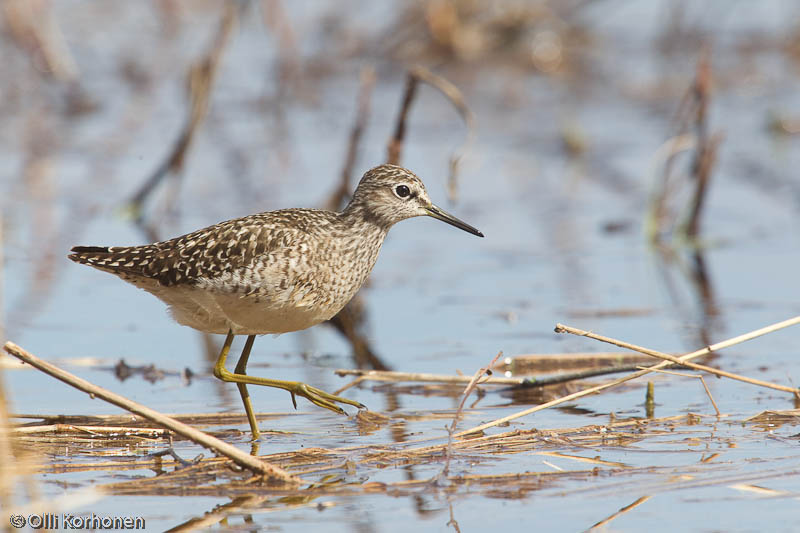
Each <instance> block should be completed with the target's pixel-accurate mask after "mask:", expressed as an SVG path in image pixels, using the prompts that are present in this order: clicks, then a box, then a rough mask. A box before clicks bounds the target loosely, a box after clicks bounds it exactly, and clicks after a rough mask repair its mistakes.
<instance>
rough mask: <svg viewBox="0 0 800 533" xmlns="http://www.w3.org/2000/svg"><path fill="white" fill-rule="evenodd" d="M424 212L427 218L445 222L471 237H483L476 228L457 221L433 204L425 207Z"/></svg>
mask: <svg viewBox="0 0 800 533" xmlns="http://www.w3.org/2000/svg"><path fill="white" fill-rule="evenodd" d="M425 211H426V214H427V215H428V216H429V217H433V218H435V219H438V220H441V221H442V222H447V223H448V224H450V225H451V226H455V227H457V228H458V229H463V230H464V231H466V232H467V233H472V234H473V235H477V236H478V237H483V233H481V232H480V231H478V230H477V229H476V228H473V227H472V226H470V225H469V224H467V223H466V222H464V221H462V220H459V219H457V218H456V217H454V216H453V215H451V214H450V213H448V212H446V211H444V210H442V209H439V207H437V206H436V205H434V204H431V205H429V206H428V207H426V208H425Z"/></svg>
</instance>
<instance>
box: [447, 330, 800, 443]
mask: <svg viewBox="0 0 800 533" xmlns="http://www.w3.org/2000/svg"><path fill="white" fill-rule="evenodd" d="M796 324H800V316H796V317H793V318H790V319H787V320H783V321H781V322H776V323H775V324H770V325H769V326H765V327H763V328H759V329H757V330H754V331H750V332H748V333H745V334H743V335H739V336H737V337H733V338H731V339H728V340H725V341H722V342H718V343H716V344H714V345H711V346H706V347H705V348H702V349H700V350H697V351H694V352H692V353H688V354H686V355H683V356H681V357H679V359H680V360H681V364H683V363H684V362H686V361H689V360H690V359H696V358H697V357H701V356H703V355H706V354H709V353H711V352H715V351H718V350H722V349H723V348H728V347H730V346H734V345H736V344H740V343H742V342H745V341H749V340H752V339H755V338H756V337H761V336H762V335H766V334H768V333H773V332H775V331H778V330H781V329H784V328H788V327H789V326H794V325H796ZM669 365H670V363H669V362H667V361H662V362H661V363H658V364H657V365H654V366H653V367H651V368H649V369H647V370H640V371H639V372H635V373H633V374H631V375H629V376H625V377H622V378H619V379H615V380H614V381H611V382H608V383H603V384H602V385H597V386H595V387H589V388H588V389H584V390H582V391H578V392H575V393H572V394H568V395H566V396H563V397H561V398H558V399H555V400H552V401H550V402H546V403H543V404H540V405H537V406H535V407H531V408H529V409H525V410H524V411H520V412H518V413H514V414H512V415H508V416H504V417H502V418H498V419H497V420H493V421H491V422H487V423H486V424H481V425H480V426H476V427H474V428H470V429H467V430H464V431H461V432H459V433H457V434H456V435H454V437H462V436H464V435H469V434H470V433H476V432H479V431H483V430H485V429H489V428H491V427H495V426H498V425H500V424H504V423H506V422H510V421H512V420H516V419H518V418H522V417H524V416H528V415H530V414H533V413H535V412H537V411H542V410H544V409H548V408H550V407H553V406H555V405H560V404H562V403H566V402H571V401H572V400H576V399H578V398H582V397H584V396H588V395H590V394H595V393H598V392H600V391H603V390H606V389H610V388H612V387H616V386H617V385H620V384H622V383H625V382H627V381H631V380H633V379H636V378H640V377H642V376H644V375H647V374H649V373H650V372H652V371H653V370H658V369H661V368H664V367H666V366H669Z"/></svg>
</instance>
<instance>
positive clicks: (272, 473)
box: [3, 342, 300, 484]
mask: <svg viewBox="0 0 800 533" xmlns="http://www.w3.org/2000/svg"><path fill="white" fill-rule="evenodd" d="M3 349H4V350H5V351H6V352H8V353H9V354H11V355H13V356H14V357H17V358H18V359H21V360H22V361H24V362H26V363H28V364H30V365H31V366H33V367H35V368H37V369H38V370H41V371H42V372H44V373H45V374H48V375H49V376H52V377H54V378H56V379H58V380H60V381H63V382H64V383H66V384H67V385H70V386H72V387H75V388H76V389H78V390H81V391H83V392H86V393H88V394H90V395H91V396H92V397H97V398H100V399H101V400H104V401H106V402H108V403H111V404H114V405H116V406H118V407H122V408H123V409H125V410H127V411H130V412H132V413H135V414H137V415H139V416H143V417H145V418H147V419H148V420H151V421H153V422H155V423H156V424H158V425H160V426H164V427H166V428H168V429H170V430H172V431H174V432H175V433H177V434H178V435H181V436H183V437H186V438H187V439H189V440H191V441H193V442H196V443H197V444H200V445H201V446H203V447H205V448H208V449H210V450H212V451H214V452H217V453H220V454H222V455H224V456H226V457H228V458H229V459H231V460H232V461H233V462H235V463H236V464H238V465H240V466H242V467H244V468H247V469H248V470H251V471H253V472H255V473H257V474H261V475H263V476H266V477H267V478H269V479H270V480H274V481H278V482H281V483H284V484H297V483H299V482H300V480H299V479H297V478H295V477H293V476H291V475H290V474H289V473H287V472H286V471H284V470H283V469H281V468H278V467H276V466H273V465H271V464H269V463H267V462H264V461H261V460H259V459H258V458H256V457H253V456H251V455H249V454H246V453H244V452H242V451H241V450H239V449H238V448H236V447H234V446H232V445H230V444H228V443H227V442H223V441H221V440H219V439H217V438H216V437H212V436H211V435H208V434H206V433H203V432H202V431H200V430H197V429H195V428H193V427H191V426H188V425H186V424H184V423H182V422H178V421H177V420H174V419H172V418H170V417H168V416H166V415H163V414H161V413H159V412H158V411H156V410H154V409H151V408H149V407H146V406H144V405H142V404H139V403H136V402H134V401H132V400H129V399H128V398H125V397H124V396H120V395H119V394H116V393H113V392H111V391H109V390H106V389H104V388H102V387H98V386H97V385H94V384H92V383H90V382H88V381H86V380H85V379H82V378H79V377H77V376H75V375H74V374H70V373H69V372H66V371H65V370H62V369H60V368H58V367H57V366H55V365H53V364H50V363H48V362H47V361H44V360H42V359H40V358H38V357H36V356H35V355H33V354H32V353H30V352H27V351H25V350H24V349H22V348H20V347H19V346H17V345H16V344H14V343H12V342H7V343H5V345H4V346H3Z"/></svg>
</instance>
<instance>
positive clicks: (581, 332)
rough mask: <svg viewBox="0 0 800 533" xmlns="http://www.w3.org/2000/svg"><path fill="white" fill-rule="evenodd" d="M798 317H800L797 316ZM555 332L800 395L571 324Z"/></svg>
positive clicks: (758, 380)
mask: <svg viewBox="0 0 800 533" xmlns="http://www.w3.org/2000/svg"><path fill="white" fill-rule="evenodd" d="M798 318H800V317H798ZM556 332H558V333H571V334H573V335H578V336H580V337H588V338H590V339H594V340H597V341H601V342H606V343H608V344H613V345H615V346H619V347H620V348H627V349H629V350H633V351H635V352H639V353H643V354H646V355H651V356H653V357H657V358H659V359H663V360H665V361H670V362H672V363H675V364H678V365H681V366H685V367H688V368H692V369H694V370H699V371H701V372H708V373H709V374H714V375H716V376H720V377H723V378H729V379H735V380H736V381H741V382H743V383H749V384H750V385H756V386H758V387H766V388H768V389H774V390H779V391H782V392H791V393H792V394H795V395H800V389H797V388H794V387H787V386H785V385H777V384H775V383H769V382H767V381H762V380H760V379H755V378H749V377H747V376H741V375H739V374H734V373H732V372H727V371H725V370H718V369H716V368H711V367H710V366H706V365H699V364H697V363H690V362H688V361H682V360H681V359H679V358H678V357H675V356H674V355H670V354H667V353H663V352H658V351H656V350H651V349H650V348H645V347H643V346H637V345H635V344H631V343H629V342H625V341H620V340H617V339H612V338H611V337H605V336H603V335H598V334H596V333H592V332H591V331H585V330H582V329H578V328H573V327H571V326H565V325H563V324H557V325H556Z"/></svg>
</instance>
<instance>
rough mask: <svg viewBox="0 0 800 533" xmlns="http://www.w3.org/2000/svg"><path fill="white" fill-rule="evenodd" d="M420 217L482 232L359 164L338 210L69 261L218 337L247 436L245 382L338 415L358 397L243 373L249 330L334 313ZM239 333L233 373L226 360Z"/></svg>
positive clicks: (411, 186)
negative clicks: (395, 236)
mask: <svg viewBox="0 0 800 533" xmlns="http://www.w3.org/2000/svg"><path fill="white" fill-rule="evenodd" d="M418 216H429V217H432V218H435V219H438V220H440V221H442V222H446V223H447V224H450V225H452V226H454V227H456V228H459V229H461V230H463V231H466V232H468V233H471V234H473V235H476V236H478V237H483V233H481V232H480V231H479V230H477V229H476V228H474V227H473V226H470V225H469V224H467V223H466V222H463V221H462V220H459V219H458V218H456V217H455V216H453V215H451V214H449V213H447V212H446V211H444V210H443V209H441V208H440V207H438V206H436V205H435V204H434V203H433V202H431V200H430V198H429V196H428V193H427V191H426V189H425V185H424V184H423V183H422V180H420V178H419V177H417V175H416V174H414V173H413V172H412V171H410V170H408V169H406V168H403V167H401V166H397V165H390V164H383V165H379V166H377V167H375V168H372V169H370V170H368V171H367V172H366V173H365V174H364V175H363V177H362V178H361V180H360V181H359V183H358V186H357V187H356V189H355V191H354V192H353V194H352V197H351V200H350V202H349V203H348V205H347V206H346V207H345V208H344V209H343V210H342V211H339V212H336V211H328V210H322V209H309V208H293V209H281V210H277V211H268V212H263V213H257V214H253V215H249V216H245V217H241V218H235V219H232V220H227V221H224V222H220V223H218V224H215V225H213V226H209V227H207V228H204V229H200V230H197V231H194V232H191V233H188V234H186V235H182V236H180V237H175V238H173V239H169V240H166V241H161V242H156V243H153V244H145V245H139V246H111V247H105V246H75V247H73V248H72V249H71V253H70V254H69V255H68V256H67V257H68V258H69V259H71V260H72V261H74V262H76V263H79V264H84V265H89V266H91V267H94V268H96V269H98V270H102V271H105V272H109V273H111V274H114V275H116V276H118V277H119V278H121V279H122V280H124V281H126V282H128V283H131V284H133V285H135V286H136V287H138V288H140V289H144V290H145V291H147V292H149V293H151V294H153V295H154V296H155V297H157V298H158V299H160V300H161V301H162V302H164V303H165V304H166V305H167V306H168V308H169V312H170V314H171V315H172V318H174V319H175V321H177V322H178V323H179V324H182V325H184V326H189V327H191V328H194V329H196V330H199V331H202V332H206V333H211V334H222V335H226V338H225V342H224V344H223V346H222V350H221V351H220V354H219V356H218V358H217V361H216V363H215V364H214V368H213V374H214V376H215V377H217V378H218V379H220V380H222V381H225V382H233V383H236V384H237V386H238V388H239V393H240V396H241V398H242V403H243V405H244V409H245V412H246V414H247V419H248V422H249V424H250V430H251V434H252V438H253V440H257V439H258V438H259V436H260V431H259V429H258V424H257V421H256V417H255V414H254V412H253V408H252V404H251V401H250V395H249V393H248V391H247V385H261V386H266V387H276V388H279V389H283V390H286V391H288V392H289V393H290V395H291V399H292V403H293V404H294V406H295V408H297V400H296V396H301V397H304V398H306V399H308V400H309V401H310V402H311V403H313V404H315V405H317V406H319V407H323V408H326V409H330V410H331V411H334V412H336V413H339V414H345V411H344V410H343V409H342V408H341V407H339V406H338V405H336V404H337V403H339V404H347V405H351V406H355V407H357V408H359V409H363V408H365V406H364V405H362V404H361V403H360V402H356V401H353V400H350V399H348V398H343V397H340V396H335V395H333V394H329V393H327V392H325V391H323V390H321V389H318V388H316V387H312V386H310V385H307V384H305V383H302V382H298V381H284V380H279V379H271V378H264V377H256V376H250V375H247V363H248V360H249V357H250V351H251V349H252V347H253V342H254V341H255V337H256V335H263V334H281V333H288V332H291V331H299V330H303V329H306V328H309V327H311V326H314V325H316V324H319V323H320V322H323V321H325V320H328V319H330V318H332V317H333V316H334V315H336V314H337V313H338V312H339V311H340V310H341V309H342V308H343V307H344V306H345V305H346V304H347V303H348V302H349V301H350V299H351V298H352V297H353V296H354V295H355V294H356V292H358V290H359V289H360V288H361V286H362V285H363V284H364V282H365V281H366V280H367V277H368V276H369V274H370V272H371V271H372V267H373V266H374V265H375V262H376V260H377V258H378V252H379V251H380V248H381V245H382V244H383V241H384V239H385V238H386V234H387V232H388V231H389V229H390V228H391V227H392V226H393V225H394V224H396V223H398V222H400V221H402V220H405V219H408V218H413V217H418ZM236 335H246V336H247V341H246V342H245V345H244V348H243V349H242V353H241V355H240V356H239V360H238V362H237V364H236V367H235V369H234V371H233V372H230V371H229V370H228V369H227V368H226V360H227V357H228V355H229V352H230V348H231V344H232V342H233V339H234V337H235V336H236Z"/></svg>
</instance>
